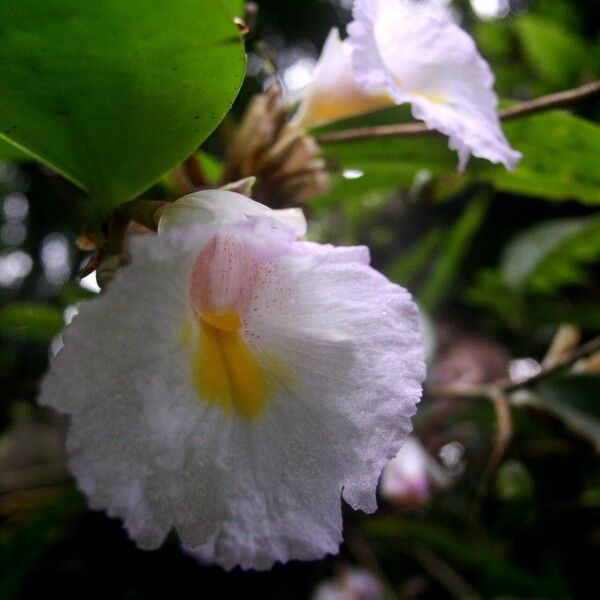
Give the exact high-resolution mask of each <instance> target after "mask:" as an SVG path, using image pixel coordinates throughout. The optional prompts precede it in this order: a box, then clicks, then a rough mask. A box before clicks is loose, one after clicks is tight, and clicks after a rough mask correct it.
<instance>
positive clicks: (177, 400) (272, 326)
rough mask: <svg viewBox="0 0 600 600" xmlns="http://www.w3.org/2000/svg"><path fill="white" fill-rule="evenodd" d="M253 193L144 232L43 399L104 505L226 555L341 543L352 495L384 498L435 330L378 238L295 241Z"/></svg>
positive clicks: (92, 304) (278, 556)
mask: <svg viewBox="0 0 600 600" xmlns="http://www.w3.org/2000/svg"><path fill="white" fill-rule="evenodd" d="M206 193H208V194H209V195H210V194H211V193H210V192H203V194H206ZM223 194H225V195H223ZM229 194H231V196H229ZM217 195H218V198H219V202H227V201H228V200H230V201H231V202H232V203H235V202H238V203H239V202H240V198H238V197H237V195H236V194H232V193H231V192H222V191H219V192H218V194H217ZM217 195H215V198H216V197H217ZM188 200H189V199H188ZM182 204H183V207H184V208H186V206H187V208H186V210H188V209H189V204H190V203H189V201H186V202H185V203H182ZM192 204H193V203H192ZM204 208H206V205H205V206H204ZM238 209H239V211H240V215H241V217H240V219H241V220H238V221H236V222H223V221H222V220H219V219H218V213H219V210H220V209H219V210H217V209H216V208H215V209H214V210H213V213H212V214H213V216H215V215H217V216H216V220H213V221H211V222H209V223H200V224H195V225H193V226H189V227H185V228H181V227H179V226H177V225H176V224H175V225H173V223H171V226H169V225H168V224H167V225H166V227H163V230H162V232H161V233H160V234H158V235H144V236H137V237H136V236H134V237H133V238H132V239H131V240H130V244H129V246H130V253H131V257H130V264H129V265H127V266H126V267H124V268H123V269H122V270H121V271H120V272H119V273H117V275H116V277H115V279H114V280H113V281H112V283H111V285H110V286H109V287H108V289H107V290H106V292H105V293H104V294H102V295H101V296H100V297H98V298H96V299H94V300H92V301H89V302H85V303H82V305H81V306H80V311H79V314H78V315H77V316H76V317H75V318H74V319H73V321H72V323H71V324H70V325H69V326H68V327H67V329H66V330H65V334H64V341H65V346H64V348H63V349H62V350H61V351H60V352H59V354H58V355H57V357H56V358H55V359H54V361H53V363H52V365H51V368H50V372H49V374H48V375H47V376H46V379H45V380H44V382H43V386H42V392H41V398H40V401H41V402H42V404H47V405H50V406H53V407H55V408H57V409H58V410H60V411H61V412H64V413H67V414H68V415H70V417H71V425H70V430H69V434H68V440H67V447H68V452H69V454H70V461H69V465H70V468H71V470H72V472H73V473H74V475H75V477H76V479H77V482H78V484H79V487H80V488H81V489H82V490H83V491H84V493H85V494H86V496H87V497H88V500H89V503H90V506H91V507H92V508H94V509H104V510H106V511H107V512H108V514H109V515H111V516H116V517H120V518H121V519H123V521H124V524H125V527H126V529H127V531H128V532H129V535H130V536H131V537H132V538H133V539H134V540H135V541H136V542H137V544H138V545H139V546H140V547H141V548H148V549H151V548H156V547H158V546H159V545H160V544H161V543H162V542H163V540H164V539H165V536H166V535H167V533H168V532H169V531H170V530H171V528H172V527H175V529H176V530H177V532H178V533H179V536H180V537H181V539H182V541H183V543H184V545H185V546H186V547H188V548H191V549H197V551H198V552H199V553H200V554H201V555H202V556H204V557H207V558H209V559H210V560H212V561H215V562H217V563H218V564H220V565H222V566H224V567H226V568H231V567H234V566H235V565H241V566H242V567H244V568H250V567H253V568H258V569H265V568H269V567H270V566H271V565H272V564H273V563H274V562H275V561H282V562H283V561H287V560H290V559H294V558H296V559H313V558H317V557H321V556H323V555H324V554H326V553H330V552H336V551H337V549H338V546H339V543H340V540H341V531H342V517H341V497H340V496H343V498H344V499H345V500H346V501H347V502H348V503H349V504H350V505H351V506H353V507H354V508H357V509H362V510H364V511H368V512H371V511H373V510H375V508H376V501H375V490H376V486H377V481H378V478H379V475H380V473H381V469H382V467H383V465H384V464H385V463H386V461H387V460H388V459H389V458H390V457H391V456H393V455H394V453H395V452H396V451H397V449H398V447H399V446H400V443H401V441H402V440H403V439H404V438H405V437H406V435H407V434H408V432H409V431H410V428H411V423H410V419H411V416H412V415H413V413H414V412H415V407H416V403H417V402H418V400H419V397H420V392H421V382H422V380H423V378H424V363H423V344H422V340H421V335H420V333H419V327H418V320H417V310H416V307H415V305H414V303H413V302H412V301H411V299H410V296H409V294H408V293H407V292H406V291H405V290H403V289H401V288H399V287H398V286H396V285H394V284H392V283H390V282H389V281H388V280H387V279H386V278H385V277H383V276H382V275H380V274H379V273H377V272H376V271H375V270H374V269H372V268H371V267H369V265H368V263H369V254H368V251H367V249H366V248H363V247H355V248H335V247H333V246H327V245H319V244H313V243H309V242H300V241H296V235H297V231H296V230H295V229H294V228H290V227H288V226H287V225H286V224H285V223H282V222H281V221H279V220H278V219H277V218H276V214H275V213H270V211H269V210H268V209H265V211H262V212H265V213H266V214H265V215H264V216H258V217H253V216H246V217H243V214H244V213H245V214H246V215H248V214H250V213H251V212H252V211H253V210H254V209H256V207H255V206H254V205H253V204H250V201H248V203H247V205H246V207H244V206H241V205H238ZM173 210H177V209H176V207H175V205H174V208H173ZM187 214H188V217H189V218H190V219H192V220H193V219H194V213H193V212H189V211H188V213H187ZM205 216H206V215H204V217H205ZM204 217H203V218H204ZM227 220H228V219H226V221H227ZM167 221H168V219H167ZM167 221H166V222H165V223H167ZM175 221H176V222H177V219H175Z"/></svg>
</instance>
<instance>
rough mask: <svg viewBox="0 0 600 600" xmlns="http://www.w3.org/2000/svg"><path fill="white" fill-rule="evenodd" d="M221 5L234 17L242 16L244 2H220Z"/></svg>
mask: <svg viewBox="0 0 600 600" xmlns="http://www.w3.org/2000/svg"><path fill="white" fill-rule="evenodd" d="M222 1H223V4H225V7H226V8H227V10H228V11H229V14H231V15H233V16H234V17H242V16H244V4H245V2H244V0H222Z"/></svg>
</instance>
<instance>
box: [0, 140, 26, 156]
mask: <svg viewBox="0 0 600 600" xmlns="http://www.w3.org/2000/svg"><path fill="white" fill-rule="evenodd" d="M6 160H9V161H18V162H25V161H28V160H31V156H29V154H27V153H26V152H23V151H22V150H19V148H17V147H16V146H14V145H13V144H11V143H10V142H7V141H5V140H3V139H2V138H0V161H6Z"/></svg>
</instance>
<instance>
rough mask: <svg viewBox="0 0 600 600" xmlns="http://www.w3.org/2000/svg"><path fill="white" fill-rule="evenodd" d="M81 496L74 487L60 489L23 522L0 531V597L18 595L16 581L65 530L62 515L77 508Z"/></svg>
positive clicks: (21, 577) (65, 516) (36, 562)
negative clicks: (17, 526)
mask: <svg viewBox="0 0 600 600" xmlns="http://www.w3.org/2000/svg"><path fill="white" fill-rule="evenodd" d="M80 502H81V496H80V495H79V494H78V493H76V492H75V491H69V492H65V493H61V494H59V495H58V497H57V498H55V499H54V500H51V501H50V502H48V503H46V505H45V506H44V508H43V509H42V510H38V511H36V512H35V513H34V514H33V515H32V516H31V517H30V519H29V520H28V521H27V522H26V523H25V525H24V526H22V527H21V528H19V529H17V530H16V531H14V532H10V533H8V532H3V533H2V535H0V571H1V572H2V574H3V576H2V580H1V581H0V598H2V599H3V600H9V599H12V598H19V597H20V594H19V590H20V585H21V583H22V581H23V579H24V578H25V577H26V576H27V574H28V573H29V572H30V571H31V570H32V569H35V567H37V566H38V563H39V562H40V561H41V560H42V558H43V557H44V555H45V554H46V553H47V552H48V551H49V550H50V548H52V546H53V545H54V544H56V542H57V541H59V540H60V539H63V538H64V537H65V536H66V534H67V531H68V526H66V523H65V522H66V518H67V517H68V516H69V513H71V512H73V509H74V508H78V506H77V505H78V504H80Z"/></svg>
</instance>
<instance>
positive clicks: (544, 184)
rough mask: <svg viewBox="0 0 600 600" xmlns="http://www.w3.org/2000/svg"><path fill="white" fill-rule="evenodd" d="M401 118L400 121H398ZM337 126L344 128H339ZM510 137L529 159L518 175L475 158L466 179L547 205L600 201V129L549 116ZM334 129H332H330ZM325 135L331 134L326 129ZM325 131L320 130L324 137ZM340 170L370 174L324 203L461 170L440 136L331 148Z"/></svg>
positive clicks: (387, 115)
mask: <svg viewBox="0 0 600 600" xmlns="http://www.w3.org/2000/svg"><path fill="white" fill-rule="evenodd" d="M405 118H406V113H405V112H400V111H390V110H388V111H382V112H381V114H380V115H379V118H378V119H377V120H375V117H374V115H371V116H369V117H363V118H362V119H360V120H358V119H356V120H352V121H349V122H345V123H346V125H345V127H350V126H360V127H366V126H369V125H371V124H374V123H379V122H380V121H381V120H382V119H383V120H384V121H386V122H388V123H393V122H396V123H401V122H405V120H404V119H405ZM393 119H398V120H393ZM336 127H337V126H336ZM503 128H504V131H505V133H506V136H507V138H508V139H509V141H510V143H511V144H512V146H513V147H514V148H516V149H517V150H519V151H520V152H522V154H523V158H522V160H521V161H520V162H519V164H518V165H517V167H516V169H515V170H514V171H512V172H511V171H508V170H506V168H505V167H504V166H503V165H493V164H491V163H489V162H487V161H483V160H479V159H471V162H470V164H469V166H468V167H467V171H466V174H465V175H464V177H463V182H464V184H466V183H468V182H469V181H473V180H478V179H479V180H483V181H487V182H489V183H491V184H492V185H493V186H494V187H495V188H496V189H497V190H499V191H504V192H510V193H513V194H524V195H528V196H537V197H540V198H544V199H548V200H577V201H579V202H582V203H584V204H600V169H598V156H599V155H600V127H599V126H598V125H596V124H594V123H591V122H590V121H587V120H585V119H581V118H580V117H576V116H574V115H571V114H569V113H566V112H562V111H549V112H546V113H542V114H537V115H531V116H529V117H524V118H519V119H516V120H513V121H506V122H505V123H503ZM327 130H331V128H328V129H327ZM319 131H324V130H319ZM317 133H318V132H317ZM323 152H324V154H325V155H326V156H330V157H331V160H332V161H334V163H335V164H336V165H338V168H339V170H340V171H344V170H345V169H358V170H360V171H362V172H363V176H362V177H360V178H358V179H353V180H347V179H344V178H341V177H340V178H339V179H338V180H336V181H335V185H334V188H333V190H332V191H331V192H330V193H329V194H328V195H327V196H326V197H325V198H323V199H322V201H321V202H322V203H325V204H326V203H336V202H339V201H343V200H347V199H351V198H355V197H359V196H361V195H362V194H364V193H365V192H366V191H381V190H393V189H399V188H403V187H408V186H410V185H411V183H412V182H413V181H414V179H415V177H416V176H417V175H418V174H419V173H428V174H431V175H442V174H446V173H453V172H455V171H456V167H457V158H456V155H455V153H454V152H452V151H450V150H449V149H448V147H447V140H446V139H445V138H444V137H443V136H441V135H438V134H435V133H432V134H429V135H425V136H418V137H414V136H409V137H397V138H388V139H384V140H377V139H371V140H360V141H349V142H342V143H329V144H324V146H323Z"/></svg>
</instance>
